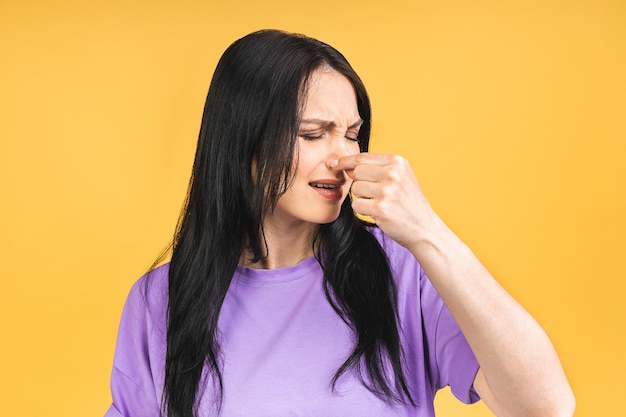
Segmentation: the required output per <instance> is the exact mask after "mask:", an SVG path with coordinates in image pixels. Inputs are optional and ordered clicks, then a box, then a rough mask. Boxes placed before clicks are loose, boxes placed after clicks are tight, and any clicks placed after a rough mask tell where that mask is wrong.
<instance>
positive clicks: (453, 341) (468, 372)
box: [434, 305, 480, 404]
mask: <svg viewBox="0 0 626 417" xmlns="http://www.w3.org/2000/svg"><path fill="white" fill-rule="evenodd" d="M434 343H435V346H434V348H435V357H436V363H437V369H438V375H439V381H438V385H439V387H438V388H443V387H445V386H448V385H449V386H450V390H451V391H452V393H453V394H454V396H455V397H457V398H458V399H459V400H461V401H462V402H464V403H466V404H471V403H475V402H477V401H478V400H480V397H479V396H478V394H477V393H476V391H475V390H474V387H473V383H474V379H475V378H476V373H477V372H478V368H479V365H478V361H477V360H476V357H475V356H474V353H473V352H472V350H471V348H470V346H469V344H468V343H467V340H466V339H465V336H464V335H463V333H461V330H460V329H459V326H458V325H457V323H456V321H455V320H454V318H453V317H452V314H450V312H449V311H448V309H447V308H446V306H445V305H442V307H441V311H440V313H439V319H438V321H437V329H436V333H435V341H434Z"/></svg>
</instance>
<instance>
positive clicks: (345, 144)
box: [326, 137, 360, 168]
mask: <svg viewBox="0 0 626 417" xmlns="http://www.w3.org/2000/svg"><path fill="white" fill-rule="evenodd" d="M331 142H332V144H331V147H330V149H329V152H328V155H327V158H326V165H327V166H328V168H332V167H331V166H330V163H331V162H332V161H334V160H336V159H339V158H341V157H343V156H349V155H354V154H357V153H359V152H360V149H359V145H358V144H357V143H356V142H351V141H349V140H346V138H344V137H340V138H334V139H333V140H332V141H331Z"/></svg>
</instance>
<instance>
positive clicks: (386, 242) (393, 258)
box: [366, 226, 423, 278]
mask: <svg viewBox="0 0 626 417" xmlns="http://www.w3.org/2000/svg"><path fill="white" fill-rule="evenodd" d="M366 229H367V231H369V232H370V233H371V234H372V235H373V236H374V237H375V238H376V240H377V241H378V243H379V244H380V246H381V248H382V249H383V251H384V252H385V254H386V255H387V259H388V261H389V266H390V267H391V270H392V272H393V273H394V275H396V276H398V275H405V274H409V275H413V276H415V277H421V276H422V274H423V271H422V267H421V266H420V264H419V262H417V260H416V259H415V257H414V256H413V254H412V253H411V252H410V251H409V250H408V249H406V248H405V247H404V246H402V245H400V244H399V243H397V242H396V241H395V240H393V239H392V238H390V237H389V236H388V235H387V234H385V232H383V231H382V230H381V229H380V228H379V227H376V226H368V227H367V228H366ZM396 278H398V277H396Z"/></svg>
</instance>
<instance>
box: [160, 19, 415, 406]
mask: <svg viewBox="0 0 626 417" xmlns="http://www.w3.org/2000/svg"><path fill="white" fill-rule="evenodd" d="M324 66H326V67H330V68H332V69H333V70H335V71H337V72H339V73H341V74H343V75H344V76H345V77H347V78H348V79H349V80H350V82H351V83H352V85H353V86H354V89H355V91H356V96H357V104H358V110H359V114H360V116H361V118H362V119H363V120H364V122H363V125H362V126H361V129H360V132H359V144H360V149H361V151H367V149H368V143H369V134H370V117H371V111H370V104H369V99H368V96H367V92H366V90H365V87H364V85H363V83H362V82H361V80H360V78H359V77H358V75H357V74H356V72H355V71H354V70H353V69H352V67H351V66H350V64H349V63H348V62H347V60H346V59H345V58H344V56H343V55H342V54H341V53H339V52H338V51H337V50H335V49H334V48H332V47H331V46H329V45H327V44H325V43H323V42H320V41H318V40H315V39H312V38H309V37H306V36H303V35H297V34H289V33H285V32H281V31H276V30H265V31H259V32H255V33H252V34H250V35H247V36H245V37H243V38H241V39H239V40H238V41H236V42H234V43H233V44H232V45H231V46H230V47H229V48H228V49H227V50H226V51H225V52H224V54H223V55H222V57H221V59H220V61H219V63H218V65H217V68H216V70H215V73H214V75H213V79H212V81H211V85H210V88H209V93H208V96H207V99H206V104H205V107H204V114H203V117H202V126H201V129H200V134H199V139H198V146H197V150H196V156H195V160H194V165H193V172H192V175H191V180H190V185H189V191H188V195H187V199H186V202H185V206H184V209H183V212H182V214H181V218H180V221H179V224H178V226H177V230H176V234H175V236H174V240H173V245H172V259H171V264H170V269H169V306H168V326H167V353H166V361H165V386H164V395H163V404H164V413H166V414H167V416H168V417H193V416H195V415H197V402H198V401H197V400H198V397H199V395H200V393H201V391H202V390H203V389H204V387H205V386H206V384H207V382H208V380H207V378H212V379H213V381H214V383H215V386H216V387H217V390H219V392H217V393H215V395H216V398H217V399H218V400H217V401H218V403H219V401H220V400H219V399H220V398H221V395H222V391H223V386H222V374H221V370H220V368H221V367H220V363H221V361H220V359H221V355H220V341H219V337H218V316H219V313H220V309H221V307H222V304H223V301H224V297H225V296H226V293H227V291H228V288H229V285H230V283H231V280H232V277H233V274H234V272H235V268H236V267H237V264H238V262H239V260H240V257H241V254H242V253H244V252H245V253H251V254H252V258H253V260H254V261H258V260H259V259H260V258H262V257H263V253H264V251H265V247H264V240H263V230H262V220H263V217H264V214H266V213H267V212H268V211H270V210H272V209H273V208H274V207H275V205H276V202H277V201H278V199H279V198H280V197H281V195H282V194H283V193H284V192H285V191H286V190H287V188H288V187H289V185H290V180H291V173H292V172H293V169H294V168H295V167H294V166H293V165H294V162H293V161H294V154H295V152H296V139H297V132H298V125H299V120H300V114H301V110H302V106H303V104H302V102H303V101H304V100H303V95H304V94H305V93H306V91H307V89H306V87H307V82H308V80H309V77H310V76H311V74H312V73H313V72H314V71H315V70H316V69H318V68H320V67H324ZM253 159H254V161H255V163H254V164H253ZM253 170H254V171H255V172H252V171H253ZM253 178H255V180H254V181H253V180H252V179H253ZM313 245H314V246H313V249H314V251H315V253H316V256H317V259H318V261H319V262H320V264H321V266H322V268H323V271H324V288H325V291H326V296H327V298H328V301H329V302H330V303H331V305H332V306H333V308H334V309H335V311H336V312H337V314H338V315H339V316H340V317H341V318H342V319H343V320H344V321H345V322H346V323H347V324H348V325H349V326H350V327H351V328H352V330H353V331H354V333H355V346H354V350H353V351H352V353H351V354H350V356H349V357H348V358H346V361H345V362H344V364H343V365H342V366H341V367H340V368H339V369H338V370H337V372H336V374H335V375H334V377H333V379H332V382H333V385H334V383H335V382H336V381H337V380H338V379H339V378H340V377H341V375H342V374H344V373H345V372H347V371H348V370H350V369H353V370H354V371H355V372H356V373H357V374H358V375H359V377H360V379H361V381H362V382H363V384H365V386H366V387H367V388H368V389H369V390H370V391H372V392H373V393H374V394H376V395H377V396H379V397H381V398H382V399H384V400H385V401H388V402H400V403H406V402H407V401H409V402H411V403H413V400H412V398H411V395H410V393H409V388H408V385H407V382H406V378H405V375H404V372H403V367H402V363H403V361H402V349H401V345H400V335H399V332H398V317H397V311H396V305H397V301H396V297H397V296H396V287H395V283H394V280H393V278H392V275H391V271H390V267H389V264H388V261H387V258H386V255H385V253H384V252H383V250H382V248H381V246H380V245H379V243H378V241H377V240H376V238H375V237H374V236H373V235H372V234H371V233H370V232H369V231H368V230H367V229H366V224H365V223H364V222H362V221H361V220H359V219H358V218H357V217H356V216H355V215H354V213H353V211H352V209H351V207H350V201H349V199H346V201H344V203H343V205H342V208H341V212H340V215H339V217H338V219H337V220H335V221H333V222H332V223H330V224H325V225H321V226H320V228H319V230H318V233H317V235H316V236H315V239H314V241H313ZM389 366H391V369H392V371H393V375H389V374H388V371H387V369H388V367H389Z"/></svg>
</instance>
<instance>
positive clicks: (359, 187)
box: [350, 181, 379, 199]
mask: <svg viewBox="0 0 626 417" xmlns="http://www.w3.org/2000/svg"><path fill="white" fill-rule="evenodd" d="M350 192H351V193H352V196H353V199H354V198H367V199H371V198H376V197H378V196H379V186H378V185H377V184H376V183H373V182H368V181H355V182H353V183H352V187H351V188H350Z"/></svg>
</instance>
